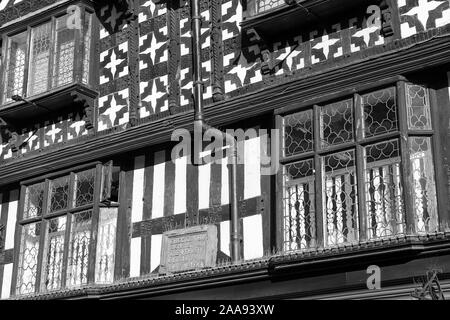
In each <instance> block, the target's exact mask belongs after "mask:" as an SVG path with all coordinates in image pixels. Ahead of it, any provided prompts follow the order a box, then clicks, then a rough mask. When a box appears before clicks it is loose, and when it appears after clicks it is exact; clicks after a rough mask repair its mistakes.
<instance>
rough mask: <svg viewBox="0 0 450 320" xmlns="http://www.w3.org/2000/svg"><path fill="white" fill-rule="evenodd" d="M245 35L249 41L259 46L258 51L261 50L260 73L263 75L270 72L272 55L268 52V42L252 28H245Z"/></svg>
mask: <svg viewBox="0 0 450 320" xmlns="http://www.w3.org/2000/svg"><path fill="white" fill-rule="evenodd" d="M247 37H248V38H249V41H250V42H251V43H253V44H256V45H258V46H259V48H260V51H261V73H262V74H263V75H268V74H270V73H271V72H272V69H273V67H274V66H273V62H272V55H271V54H270V50H269V45H268V42H267V41H266V40H265V39H264V37H263V36H261V35H260V34H259V32H258V31H257V30H256V29H254V28H250V29H247Z"/></svg>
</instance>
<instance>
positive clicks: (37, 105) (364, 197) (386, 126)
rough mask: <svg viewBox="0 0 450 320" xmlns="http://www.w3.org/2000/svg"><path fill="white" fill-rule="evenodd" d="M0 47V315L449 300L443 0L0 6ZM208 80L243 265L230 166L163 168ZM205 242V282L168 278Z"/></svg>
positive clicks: (74, 0) (183, 159)
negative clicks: (72, 304) (154, 301)
mask: <svg viewBox="0 0 450 320" xmlns="http://www.w3.org/2000/svg"><path fill="white" fill-rule="evenodd" d="M193 1H198V3H199V5H200V16H201V26H200V39H199V41H200V44H199V46H200V52H199V59H198V61H197V62H198V63H199V64H200V69H201V74H200V76H201V81H197V80H196V79H195V72H196V71H195V69H196V68H195V63H196V61H195V60H196V59H195V56H194V54H195V50H194V48H193V46H195V45H196V43H195V39H194V38H193V36H192V35H193V33H194V30H193V26H194V25H195V23H193V22H194V21H193V20H195V19H192V13H191V9H192V4H193ZM0 36H1V38H0V47H1V64H0V70H1V71H0V72H1V79H0V133H1V135H0V295H1V299H21V298H26V299H29V298H35V299H36V298H37V299H52V298H67V299H70V298H92V299H117V298H131V297H139V298H154V297H165V298H183V297H186V296H188V297H189V298H194V299H195V298H211V297H218V298H225V299H226V298H229V299H245V298H319V299H320V298H400V299H409V298H411V299H417V298H425V296H426V292H425V293H422V294H417V290H416V289H417V288H418V286H419V284H418V283H417V281H415V279H417V278H421V277H424V276H426V275H427V274H428V275H430V274H432V273H433V275H434V277H435V278H433V279H434V282H433V283H434V284H435V287H436V288H439V291H440V292H441V293H442V295H440V297H450V202H449V201H450V200H449V199H450V145H449V142H448V141H449V140H448V138H449V137H450V0H320V1H319V0H296V1H288V0H117V1H106V0H1V1H0ZM197 44H198V43H197ZM199 83H200V84H201V86H202V88H203V90H202V101H203V103H204V105H205V108H204V116H205V119H206V121H207V123H208V124H210V125H212V126H215V127H218V128H220V129H222V130H226V129H234V130H235V132H240V133H242V134H240V135H237V136H239V137H238V141H240V142H242V145H241V146H242V148H241V149H240V151H241V152H239V154H238V160H240V161H238V165H237V167H236V171H237V172H236V174H237V183H236V186H235V189H234V190H235V192H236V196H237V201H238V203H237V207H238V217H239V221H238V226H239V240H240V248H241V250H240V251H241V254H240V257H239V261H233V260H232V258H231V256H232V254H231V252H230V250H231V249H230V244H231V243H230V239H231V238H232V235H231V234H230V228H231V222H232V221H231V210H232V209H231V207H232V206H231V200H230V199H231V198H232V197H231V195H230V172H229V171H230V168H231V167H230V166H229V159H228V157H227V153H226V152H222V151H225V150H226V149H227V147H224V149H223V150H222V149H221V150H220V152H221V153H223V155H222V157H220V159H219V161H215V162H212V163H208V162H203V163H201V164H194V163H192V162H191V158H192V157H191V156H192V155H191V153H190V152H182V153H179V154H177V155H176V156H175V157H174V156H173V155H172V150H173V147H174V146H175V145H176V144H177V143H178V140H177V141H172V134H173V132H175V131H176V130H179V129H187V130H188V131H189V132H192V131H193V128H194V125H193V122H194V105H195V103H196V101H195V99H194V94H193V89H194V88H195V86H196V85H198V84H199ZM239 130H241V131H239ZM251 132H253V133H255V132H256V134H250V133H251ZM207 144H208V143H204V146H206V145H207ZM207 154H208V152H207V151H204V152H202V156H203V157H204V156H206V155H207ZM274 154H279V157H274V156H273V155H274ZM270 155H272V157H271V161H272V163H270V164H269V166H270V165H271V166H272V168H276V169H277V170H272V171H271V172H270V174H268V172H267V170H266V169H267V162H266V160H267V159H268V157H269V156H270ZM231 189H233V188H231ZM199 225H213V226H215V227H216V230H217V252H216V262H215V264H214V265H213V266H209V267H207V268H202V269H197V270H191V271H184V272H177V273H163V272H161V270H160V266H161V256H162V255H161V253H162V252H161V250H162V249H161V248H162V242H163V236H164V234H166V233H167V232H171V231H173V230H183V229H186V228H189V227H193V226H199ZM374 268H375V269H376V270H378V271H379V275H380V279H381V284H380V285H377V286H375V287H376V288H373V287H372V288H371V286H370V285H368V283H367V279H368V277H369V276H370V275H371V273H370V272H369V270H375V269H374ZM377 268H378V269H377ZM419 289H420V288H419ZM414 290H416V291H414ZM424 290H425V289H424ZM419 291H420V290H419ZM412 292H416V294H412ZM433 297H434V296H433Z"/></svg>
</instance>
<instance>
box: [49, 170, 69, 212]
mask: <svg viewBox="0 0 450 320" xmlns="http://www.w3.org/2000/svg"><path fill="white" fill-rule="evenodd" d="M68 204H69V177H62V178H58V179H55V180H52V181H51V182H50V200H49V211H50V212H56V211H61V210H64V209H67V207H68Z"/></svg>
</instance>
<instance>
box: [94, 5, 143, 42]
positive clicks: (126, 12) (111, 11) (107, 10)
mask: <svg viewBox="0 0 450 320" xmlns="http://www.w3.org/2000/svg"><path fill="white" fill-rule="evenodd" d="M92 2H93V3H94V9H95V13H96V15H97V18H98V19H99V21H100V23H101V24H102V25H103V27H104V28H105V29H106V30H107V31H108V32H109V33H110V34H113V33H116V32H118V31H119V30H121V29H122V28H123V26H124V25H126V24H128V23H130V22H131V21H132V20H134V19H136V18H137V15H136V13H135V12H134V9H133V0H116V1H111V0H93V1H92Z"/></svg>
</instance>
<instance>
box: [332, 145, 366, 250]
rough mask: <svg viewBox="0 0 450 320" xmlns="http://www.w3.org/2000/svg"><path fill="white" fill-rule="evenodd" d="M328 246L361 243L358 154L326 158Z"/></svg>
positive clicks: (333, 155) (334, 155) (351, 153)
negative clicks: (359, 234)
mask: <svg viewBox="0 0 450 320" xmlns="http://www.w3.org/2000/svg"><path fill="white" fill-rule="evenodd" d="M323 166H324V171H325V175H324V189H325V199H324V208H325V225H326V244H327V245H329V246H333V245H338V244H341V243H350V242H354V241H357V240H358V198H357V179H356V168H355V152H354V151H353V150H351V151H343V152H339V153H335V154H331V155H329V156H325V157H323Z"/></svg>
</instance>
